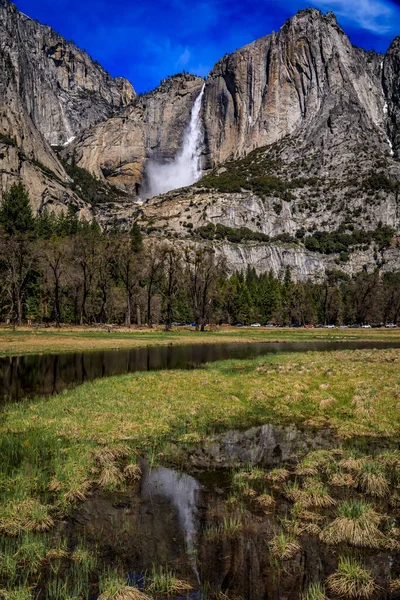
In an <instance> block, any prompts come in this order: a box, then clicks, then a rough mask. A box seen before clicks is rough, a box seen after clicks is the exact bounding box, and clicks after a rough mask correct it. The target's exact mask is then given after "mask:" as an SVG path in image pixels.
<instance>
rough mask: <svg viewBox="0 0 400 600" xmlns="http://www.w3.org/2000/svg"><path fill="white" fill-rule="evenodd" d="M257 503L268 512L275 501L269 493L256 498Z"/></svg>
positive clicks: (272, 507) (273, 506)
mask: <svg viewBox="0 0 400 600" xmlns="http://www.w3.org/2000/svg"><path fill="white" fill-rule="evenodd" d="M256 502H257V504H258V505H259V506H260V507H261V508H262V509H263V511H264V512H266V513H269V512H270V511H271V510H273V509H274V508H275V505H276V502H275V500H274V499H273V497H272V496H271V495H270V494H262V495H261V496H258V497H257V498H256Z"/></svg>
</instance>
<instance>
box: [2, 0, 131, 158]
mask: <svg viewBox="0 0 400 600" xmlns="http://www.w3.org/2000/svg"><path fill="white" fill-rule="evenodd" d="M0 47H1V48H2V51H3V52H5V53H6V54H7V55H8V56H9V60H10V62H11V64H12V66H13V69H14V73H15V78H16V84H17V89H18V91H19V94H20V97H21V100H22V102H23V103H24V105H25V106H26V109H27V112H28V114H29V116H30V117H31V119H32V121H33V123H34V124H35V126H36V127H37V128H38V130H39V131H40V132H41V133H42V135H43V136H44V137H45V139H46V140H47V141H48V142H49V143H50V144H51V145H53V146H59V145H63V144H66V143H67V142H68V141H71V139H72V138H73V137H74V136H76V135H77V134H78V133H80V132H81V131H83V130H84V129H87V128H88V127H89V126H90V125H93V124H94V123H97V122H98V121H103V120H104V119H106V118H107V117H110V116H111V115H113V114H114V113H115V112H116V111H117V110H119V109H121V108H123V107H124V106H126V105H127V104H129V103H130V102H131V101H132V100H133V98H134V97H135V92H134V89H133V87H132V85H131V84H130V83H129V82H128V81H127V80H126V79H123V78H116V79H113V78H112V77H111V76H110V75H109V74H108V73H107V72H106V71H105V70H104V69H103V68H102V67H101V66H100V65H99V64H98V63H96V62H95V61H93V60H92V59H91V58H90V56H89V55H88V54H87V53H86V52H84V51H82V50H80V49H79V48H77V47H76V46H75V45H74V44H73V43H72V42H68V41H67V40H65V39H64V38H62V37H61V36H60V35H58V34H57V33H56V32H55V31H53V30H52V29H51V28H50V27H48V26H46V25H42V24H40V23H38V22H37V21H34V20H32V19H31V18H29V17H28V16H26V15H24V14H22V13H21V12H19V11H18V10H17V8H16V7H15V6H14V5H13V4H11V2H9V0H1V1H0Z"/></svg>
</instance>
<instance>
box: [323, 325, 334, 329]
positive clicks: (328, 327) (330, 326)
mask: <svg viewBox="0 0 400 600" xmlns="http://www.w3.org/2000/svg"><path fill="white" fill-rule="evenodd" d="M325 329H335V326H334V325H325Z"/></svg>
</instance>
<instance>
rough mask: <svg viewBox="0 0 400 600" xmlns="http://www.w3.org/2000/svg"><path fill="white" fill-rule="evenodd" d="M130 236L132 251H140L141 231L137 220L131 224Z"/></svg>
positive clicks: (141, 242) (141, 246)
mask: <svg viewBox="0 0 400 600" xmlns="http://www.w3.org/2000/svg"><path fill="white" fill-rule="evenodd" d="M130 236H131V248H132V251H133V252H134V253H135V254H136V253H138V252H140V251H141V250H142V248H143V238H142V232H141V231H140V226H139V224H138V223H137V222H135V223H134V224H133V225H132V229H131V232H130Z"/></svg>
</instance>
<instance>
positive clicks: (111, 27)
mask: <svg viewBox="0 0 400 600" xmlns="http://www.w3.org/2000/svg"><path fill="white" fill-rule="evenodd" d="M14 1H15V3H16V5H17V7H18V8H19V10H21V11H22V12H24V13H26V14H27V15H29V16H30V17H32V18H34V19H37V20H39V21H41V22H42V23H46V24H47V25H50V26H51V27H53V28H54V29H55V30H56V31H57V32H58V33H60V34H61V35H63V36H64V37H66V38H67V39H72V40H73V41H74V42H75V43H76V44H77V45H78V46H79V47H81V48H84V49H85V50H87V51H88V52H89V53H90V55H91V56H92V57H93V58H95V59H96V60H98V61H99V62H100V63H101V64H102V65H103V66H104V67H105V68H106V69H107V70H108V71H109V72H110V73H111V74H112V75H113V76H117V75H121V76H124V77H127V78H128V79H129V80H130V81H131V82H132V84H133V85H134V87H135V89H136V90H137V91H139V92H146V91H149V90H150V89H153V88H154V87H156V86H157V85H158V83H159V82H160V80H161V79H162V78H163V77H166V76H167V75H172V74H174V73H177V72H180V71H182V70H183V69H184V70H186V71H189V72H192V73H196V74H199V75H203V76H205V75H207V73H208V72H209V71H210V70H211V68H212V66H213V65H214V63H215V62H216V61H217V60H218V59H219V58H221V57H222V56H223V55H224V54H226V53H228V52H233V51H234V50H236V49H237V48H240V47H241V46H244V45H245V44H247V43H249V42H251V41H253V40H255V39H257V38H258V37H262V36H264V35H267V34H268V33H271V31H277V30H278V29H279V28H280V27H281V25H282V24H283V23H284V22H285V21H286V19H288V18H289V17H291V16H292V15H293V14H294V13H296V12H297V11H298V10H299V9H301V8H307V7H308V6H314V7H316V8H319V9H321V10H322V11H324V12H327V11H329V10H333V11H334V12H335V14H336V16H337V17H338V21H339V24H340V25H341V26H342V27H343V29H344V30H345V31H346V33H347V34H348V35H349V36H350V39H351V41H352V42H353V44H356V45H358V46H362V47H364V48H366V49H368V50H369V49H375V50H377V51H378V52H384V51H385V50H386V49H387V47H388V46H389V43H390V41H391V40H392V39H393V38H394V37H395V36H396V35H400V0H314V1H311V0H308V1H305V2H303V1H302V0H283V1H282V0H275V1H274V0H57V1H56V2H54V0H14Z"/></svg>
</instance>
